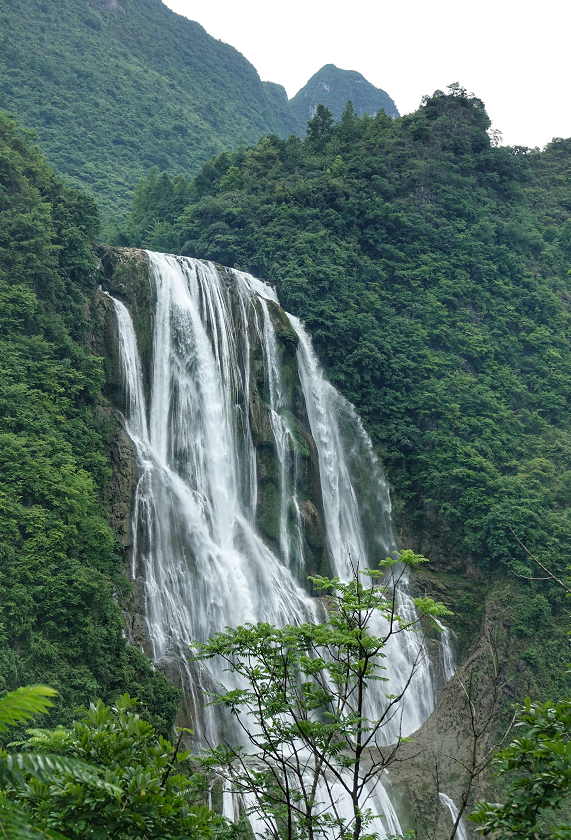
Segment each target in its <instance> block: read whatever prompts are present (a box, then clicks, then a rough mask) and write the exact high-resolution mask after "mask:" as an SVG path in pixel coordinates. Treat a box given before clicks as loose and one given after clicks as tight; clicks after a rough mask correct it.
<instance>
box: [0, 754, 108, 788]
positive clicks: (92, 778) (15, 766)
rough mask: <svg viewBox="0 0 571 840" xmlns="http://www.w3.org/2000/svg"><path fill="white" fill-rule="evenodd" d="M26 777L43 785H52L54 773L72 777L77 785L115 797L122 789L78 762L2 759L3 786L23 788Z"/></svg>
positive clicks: (34, 756)
mask: <svg viewBox="0 0 571 840" xmlns="http://www.w3.org/2000/svg"><path fill="white" fill-rule="evenodd" d="M24 773H31V774H32V775H33V776H35V778H36V779H39V781H41V782H45V783H49V782H50V781H51V780H52V777H53V775H54V773H57V774H59V775H67V776H71V777H72V778H73V780H74V781H75V782H79V783H81V784H85V785H89V786H90V787H95V788H99V789H100V790H105V791H107V792H108V793H111V794H114V795H115V796H120V795H121V788H119V787H117V785H113V784H111V783H110V782H106V781H105V780H104V779H102V778H100V776H99V775H98V773H97V771H96V770H94V769H93V767H90V766H89V764H86V763H85V762H83V761H79V760H78V759H75V758H62V757H61V756H59V755H41V754H37V753H17V754H16V755H9V756H7V757H6V758H3V759H0V782H3V783H6V782H8V783H9V784H12V785H14V786H18V787H20V786H22V784H23V782H24V779H23V774H24Z"/></svg>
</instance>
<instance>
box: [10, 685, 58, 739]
mask: <svg viewBox="0 0 571 840" xmlns="http://www.w3.org/2000/svg"><path fill="white" fill-rule="evenodd" d="M56 694H57V691H54V689H53V688H49V686H47V685H26V686H24V687H23V688H17V689H16V691H11V692H10V693H9V694H6V695H5V696H4V697H1V698H0V732H6V731H7V730H8V729H9V727H10V726H15V725H16V724H18V723H24V722H25V721H27V720H30V719H31V718H33V717H34V716H35V715H41V714H43V713H44V712H47V711H48V709H49V708H51V707H52V706H53V705H54V704H53V703H52V702H51V700H49V699H48V698H49V697H54V696H55V695H56Z"/></svg>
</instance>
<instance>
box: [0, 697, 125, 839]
mask: <svg viewBox="0 0 571 840" xmlns="http://www.w3.org/2000/svg"><path fill="white" fill-rule="evenodd" d="M56 693H57V692H56V691H54V690H53V688H49V687H48V686H44V685H33V686H26V687H25V688H19V689H17V690H16V691H11V692H10V693H9V694H6V695H5V696H4V697H2V698H0V732H6V731H8V729H9V728H10V727H11V726H15V725H17V724H19V723H24V722H25V721H27V720H30V718H32V717H34V716H35V715H38V714H42V713H44V712H47V711H48V709H49V708H50V706H53V703H52V702H51V700H50V699H49V698H50V697H54V696H55V694H56ZM57 773H59V774H65V775H66V776H67V777H68V778H69V779H70V780H72V781H73V783H74V784H75V785H77V786H83V787H86V788H87V789H89V790H91V791H93V790H95V789H100V790H105V791H109V792H111V793H117V789H116V788H115V787H114V785H113V784H112V783H110V782H109V781H108V780H107V779H101V778H100V777H99V775H98V774H97V772H94V771H93V770H92V768H90V767H88V766H87V765H86V764H84V763H83V762H82V761H77V760H70V759H67V758H61V757H60V756H56V755H50V754H43V755H40V754H38V753H15V754H14V753H12V754H9V753H7V752H6V751H5V750H3V751H1V752H0V788H2V790H0V833H1V835H2V837H3V838H5V840H29V839H30V838H34V840H67V838H65V837H64V836H63V835H62V834H60V833H59V832H58V831H55V830H51V829H46V828H39V827H38V826H37V825H36V823H35V821H34V820H33V819H31V817H30V813H29V811H28V809H26V808H23V807H22V806H21V804H19V803H17V802H14V801H11V800H12V799H13V798H14V797H12V796H11V795H10V794H11V793H13V792H14V791H16V790H18V789H21V788H22V787H23V786H24V785H25V778H24V777H27V778H28V779H30V780H31V779H33V780H34V783H35V784H36V785H42V784H46V783H47V782H48V779H49V778H50V777H51V776H52V775H53V774H57Z"/></svg>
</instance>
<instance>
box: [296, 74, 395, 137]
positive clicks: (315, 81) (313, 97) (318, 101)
mask: <svg viewBox="0 0 571 840" xmlns="http://www.w3.org/2000/svg"><path fill="white" fill-rule="evenodd" d="M349 100H350V101H351V102H352V103H353V105H354V107H355V111H356V113H357V114H358V115H359V116H360V117H362V116H363V114H370V115H371V116H374V115H375V114H376V113H377V112H378V111H379V110H380V109H381V108H382V109H383V110H384V111H385V112H386V113H387V114H388V115H389V116H390V117H398V115H399V112H398V111H397V106H396V105H395V103H394V102H393V100H392V99H391V97H390V96H389V95H388V93H385V91H384V90H381V89H380V88H376V87H375V86H374V85H372V84H371V83H370V82H368V81H367V80H366V79H365V77H364V76H362V75H361V73H357V71H356V70H341V69H340V68H339V67H335V65H334V64H326V65H325V66H324V67H322V68H321V70H318V71H317V73H315V74H314V75H313V76H312V77H311V79H310V80H309V81H308V83H307V84H306V85H304V86H303V87H302V88H301V90H299V91H298V92H297V93H296V95H295V96H294V97H293V99H291V100H290V104H291V108H292V110H293V112H294V114H295V115H296V117H297V119H298V121H299V123H300V124H301V125H305V123H306V122H307V121H308V120H309V119H311V117H313V116H314V114H315V110H316V108H317V106H318V105H325V107H326V108H329V110H330V111H331V113H332V114H333V116H334V117H335V119H336V120H338V119H340V117H341V114H342V113H343V111H344V109H345V105H346V104H347V102H348V101H349Z"/></svg>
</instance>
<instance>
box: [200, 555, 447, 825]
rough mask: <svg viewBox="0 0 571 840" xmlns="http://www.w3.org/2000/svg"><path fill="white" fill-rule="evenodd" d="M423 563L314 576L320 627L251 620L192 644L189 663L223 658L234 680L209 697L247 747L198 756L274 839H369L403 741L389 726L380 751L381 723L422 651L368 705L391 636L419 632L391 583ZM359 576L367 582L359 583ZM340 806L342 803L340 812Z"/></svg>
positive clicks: (438, 607)
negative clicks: (375, 798) (375, 804)
mask: <svg viewBox="0 0 571 840" xmlns="http://www.w3.org/2000/svg"><path fill="white" fill-rule="evenodd" d="M422 562H425V558H423V557H420V556H418V555H414V554H413V552H412V551H405V552H403V553H402V554H401V555H400V557H399V558H398V560H395V559H387V560H386V561H384V562H383V563H382V564H381V568H380V569H379V570H377V571H371V570H364V571H362V572H359V570H355V573H354V577H353V579H352V580H350V581H349V582H348V583H343V582H342V581H340V580H339V578H334V579H333V580H331V579H328V578H326V577H322V576H316V577H314V578H311V580H312V581H313V586H314V587H315V589H316V590H317V592H319V593H321V594H322V595H323V596H324V598H325V599H326V602H327V606H328V616H327V619H326V621H325V622H324V623H322V624H302V625H301V626H291V625H288V626H286V627H284V628H282V629H278V628H276V627H273V626H271V625H269V624H265V623H258V624H256V625H251V624H248V625H246V626H245V627H237V628H235V629H232V628H228V629H227V630H226V631H225V632H223V633H218V634H217V635H215V636H213V637H212V638H210V639H209V640H207V641H206V642H205V643H203V644H197V645H196V649H197V653H196V656H195V659H198V660H204V659H211V658H213V657H220V658H221V659H222V660H223V661H224V662H225V663H226V665H227V669H228V671H229V673H231V675H232V683H233V685H234V686H236V685H237V686H239V687H233V688H224V687H223V688H222V689H221V690H220V692H219V693H218V694H217V695H215V697H214V700H213V701H212V702H213V704H214V705H216V706H219V707H221V708H223V709H227V710H229V711H230V712H231V713H232V715H233V716H234V718H235V720H236V721H237V724H238V728H239V729H240V730H241V733H242V735H243V738H244V740H245V742H246V744H247V747H246V748H244V747H243V746H241V745H237V744H235V743H228V741H226V742H225V743H223V744H221V745H219V746H217V747H215V748H211V749H209V750H208V751H207V752H205V753H204V754H203V756H202V762H203V764H204V765H205V766H207V767H209V768H211V769H214V770H215V771H216V772H218V773H219V775H221V776H222V777H223V778H224V779H225V780H226V782H227V783H229V784H230V785H231V786H232V788H233V790H234V791H236V792H238V793H240V794H242V795H243V797H244V801H245V802H246V803H247V811H248V813H250V814H253V815H255V817H256V818H257V819H258V820H259V821H262V822H263V823H264V825H265V827H266V830H267V832H268V835H269V836H270V837H272V838H275V840H278V838H280V840H281V838H284V837H285V838H287V840H294V838H300V837H304V838H309V840H312V838H314V837H316V836H317V834H319V832H322V831H327V833H328V836H329V837H335V838H346V837H352V838H354V840H359V838H365V837H366V836H372V835H370V834H366V831H367V827H368V826H369V824H370V823H371V821H372V818H373V817H372V812H371V809H370V806H369V800H370V797H371V795H372V793H373V792H374V789H375V787H376V786H377V785H378V784H380V774H381V771H382V770H383V769H384V768H386V767H387V766H389V765H390V764H391V763H392V762H393V761H395V759H396V758H397V755H398V752H399V747H400V746H401V744H402V743H403V742H404V741H405V740H406V739H405V738H403V737H402V736H401V730H400V726H398V735H397V737H396V740H395V742H394V743H393V744H392V745H390V746H387V745H386V738H385V737H384V735H385V732H386V727H387V725H388V723H389V722H390V721H391V720H393V721H396V722H398V720H399V716H400V715H401V714H402V707H401V701H402V699H403V696H404V694H405V692H406V690H407V689H408V687H409V685H410V682H411V680H412V677H413V675H414V672H415V670H416V668H417V667H418V664H419V660H420V658H421V657H422V656H423V655H424V651H423V650H422V648H420V650H419V654H418V656H417V657H416V660H415V661H414V663H413V664H412V666H411V669H410V673H409V674H408V675H407V676H406V679H405V683H404V686H403V688H402V689H401V691H400V692H399V693H398V694H397V695H390V694H385V693H384V692H382V690H381V691H379V693H378V694H377V697H376V698H375V699H378V700H381V701H382V709H381V710H378V707H377V706H376V705H375V706H374V705H372V704H371V705H370V706H369V705H368V704H367V701H368V698H369V697H370V696H371V692H373V691H374V689H375V687H378V688H379V689H382V685H381V683H382V682H383V681H386V677H384V676H383V673H382V672H383V670H384V668H383V665H382V659H383V658H384V656H385V655H386V653H385V648H386V646H387V644H388V642H389V640H390V639H391V637H393V636H395V635H397V634H400V633H408V632H414V631H415V630H416V629H418V621H419V619H418V618H414V619H412V620H405V619H403V618H401V617H400V616H399V615H398V613H397V587H398V583H399V580H400V579H401V577H402V575H403V574H404V573H405V571H406V570H407V569H408V568H411V567H415V566H417V565H418V564H419V563H422ZM387 572H389V576H388V580H386V581H383V577H384V576H385V575H386V573H387ZM363 575H365V576H367V577H369V578H370V579H371V581H370V584H369V585H367V586H365V585H363V583H362V582H361V576H363ZM415 604H416V608H417V610H418V612H419V614H421V615H427V616H434V617H436V616H445V615H450V612H449V611H448V610H447V609H446V608H445V607H444V606H443V605H442V604H438V603H435V602H434V601H432V600H431V599H429V598H422V599H416V600H415ZM373 629H375V630H376V631H377V632H376V633H375V632H372V630H373ZM341 802H343V806H344V807H346V806H347V803H348V805H349V810H350V814H351V816H350V817H349V818H347V817H345V816H344V815H343V812H342V809H341V807H340V805H341Z"/></svg>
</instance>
